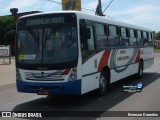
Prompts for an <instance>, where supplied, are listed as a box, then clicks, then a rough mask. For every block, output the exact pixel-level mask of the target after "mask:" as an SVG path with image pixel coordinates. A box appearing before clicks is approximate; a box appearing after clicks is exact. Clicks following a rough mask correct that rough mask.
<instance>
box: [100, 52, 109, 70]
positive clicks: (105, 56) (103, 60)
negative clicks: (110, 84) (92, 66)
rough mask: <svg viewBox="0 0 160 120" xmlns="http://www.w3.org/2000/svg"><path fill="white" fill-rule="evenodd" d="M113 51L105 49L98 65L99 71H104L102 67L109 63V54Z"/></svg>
mask: <svg viewBox="0 0 160 120" xmlns="http://www.w3.org/2000/svg"><path fill="white" fill-rule="evenodd" d="M110 53H111V51H105V52H104V53H103V55H102V58H101V60H100V62H99V66H98V72H101V71H102V68H103V67H104V66H106V65H108V60H109V56H110Z"/></svg>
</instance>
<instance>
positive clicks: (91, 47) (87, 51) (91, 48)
mask: <svg viewBox="0 0 160 120" xmlns="http://www.w3.org/2000/svg"><path fill="white" fill-rule="evenodd" d="M87 28H89V29H90V32H91V37H90V39H84V40H83V42H82V43H81V44H82V61H83V62H85V61H86V60H87V59H89V58H90V57H91V56H93V55H94V54H95V40H94V29H93V27H92V26H87Z"/></svg>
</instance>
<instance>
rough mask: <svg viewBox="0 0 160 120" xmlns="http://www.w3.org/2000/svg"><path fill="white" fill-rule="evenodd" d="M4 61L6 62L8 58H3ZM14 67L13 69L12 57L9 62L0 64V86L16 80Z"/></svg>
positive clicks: (13, 61)
mask: <svg viewBox="0 0 160 120" xmlns="http://www.w3.org/2000/svg"><path fill="white" fill-rule="evenodd" d="M5 62H6V63H8V59H7V58H6V59H5ZM15 71H16V69H15V60H14V57H12V60H11V64H10V65H7V64H4V65H2V64H1V65H0V86H3V85H7V84H12V83H15V82H16V72H15Z"/></svg>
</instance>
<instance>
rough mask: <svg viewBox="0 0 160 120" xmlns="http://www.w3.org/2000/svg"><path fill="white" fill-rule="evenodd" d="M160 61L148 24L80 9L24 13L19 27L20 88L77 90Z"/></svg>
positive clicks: (103, 87) (90, 88)
mask: <svg viewBox="0 0 160 120" xmlns="http://www.w3.org/2000/svg"><path fill="white" fill-rule="evenodd" d="M153 63H154V55H153V35H152V31H151V30H150V29H147V28H143V27H138V26H134V25H130V24H126V23H122V22H118V21H115V20H112V19H106V18H104V17H100V16H96V15H90V14H86V13H82V12H77V11H63V12H54V13H38V14H33V15H27V16H24V17H21V18H20V19H19V20H18V22H17V29H16V83H17V90H18V91H19V92H27V93H37V94H63V95H64V94H77V95H82V94H84V93H87V92H90V91H93V90H97V91H98V93H99V94H104V93H105V91H106V88H107V87H108V85H109V84H110V83H113V82H115V81H118V80H120V79H123V78H125V77H127V76H130V75H134V74H137V76H139V77H142V75H143V70H144V69H147V68H149V67H150V66H151V65H152V64H153Z"/></svg>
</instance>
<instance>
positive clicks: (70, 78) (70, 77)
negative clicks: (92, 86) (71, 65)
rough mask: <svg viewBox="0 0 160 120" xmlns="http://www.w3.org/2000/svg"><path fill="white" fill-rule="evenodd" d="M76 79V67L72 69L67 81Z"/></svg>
mask: <svg viewBox="0 0 160 120" xmlns="http://www.w3.org/2000/svg"><path fill="white" fill-rule="evenodd" d="M73 80H77V69H72V71H71V73H70V75H69V78H68V81H73Z"/></svg>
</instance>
